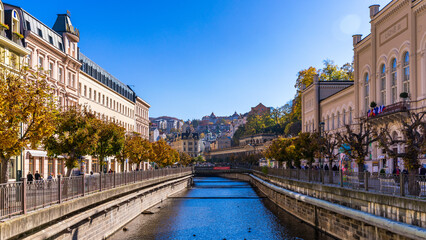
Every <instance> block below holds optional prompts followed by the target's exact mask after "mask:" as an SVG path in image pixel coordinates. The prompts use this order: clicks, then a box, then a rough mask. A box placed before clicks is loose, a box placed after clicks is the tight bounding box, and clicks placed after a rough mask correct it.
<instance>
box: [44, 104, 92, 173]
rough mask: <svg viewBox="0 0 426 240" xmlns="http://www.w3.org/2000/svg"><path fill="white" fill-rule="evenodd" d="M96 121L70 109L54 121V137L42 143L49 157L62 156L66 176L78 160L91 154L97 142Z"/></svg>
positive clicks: (84, 113) (83, 111) (79, 111)
mask: <svg viewBox="0 0 426 240" xmlns="http://www.w3.org/2000/svg"><path fill="white" fill-rule="evenodd" d="M96 120H97V119H96V118H95V116H94V115H93V114H91V113H89V112H87V111H86V110H80V109H77V108H73V107H70V108H69V109H68V110H66V111H64V112H61V113H60V114H59V116H58V118H57V119H56V121H55V131H54V135H52V136H50V137H49V138H47V139H46V140H45V141H44V147H45V149H46V150H47V153H48V155H49V156H52V157H58V156H59V155H61V156H63V157H64V159H65V165H66V167H67V173H66V175H67V176H70V175H71V172H72V169H73V168H75V167H78V160H79V158H81V157H83V156H85V155H90V154H92V153H93V151H94V149H95V146H96V143H97V141H98V138H99V136H98V133H97V128H96V124H97V121H96Z"/></svg>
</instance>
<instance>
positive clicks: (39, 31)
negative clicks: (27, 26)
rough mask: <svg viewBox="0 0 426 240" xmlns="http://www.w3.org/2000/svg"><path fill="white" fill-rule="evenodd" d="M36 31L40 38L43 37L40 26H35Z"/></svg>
mask: <svg viewBox="0 0 426 240" xmlns="http://www.w3.org/2000/svg"><path fill="white" fill-rule="evenodd" d="M37 32H38V35H39V36H40V37H41V38H42V37H43V32H42V31H41V29H40V28H37Z"/></svg>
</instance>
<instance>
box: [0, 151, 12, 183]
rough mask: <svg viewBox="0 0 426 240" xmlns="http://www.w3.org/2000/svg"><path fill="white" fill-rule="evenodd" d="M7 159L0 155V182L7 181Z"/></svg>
mask: <svg viewBox="0 0 426 240" xmlns="http://www.w3.org/2000/svg"><path fill="white" fill-rule="evenodd" d="M9 160H10V159H6V158H5V157H3V156H2V157H0V161H1V173H0V183H7V182H8V181H9Z"/></svg>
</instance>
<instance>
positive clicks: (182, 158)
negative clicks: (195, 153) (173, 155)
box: [179, 152, 193, 166]
mask: <svg viewBox="0 0 426 240" xmlns="http://www.w3.org/2000/svg"><path fill="white" fill-rule="evenodd" d="M192 160H193V159H192V158H191V156H189V155H188V154H187V153H184V152H181V153H179V163H180V164H181V165H183V166H188V165H189V164H191V163H192Z"/></svg>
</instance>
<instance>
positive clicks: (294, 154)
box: [265, 138, 300, 168]
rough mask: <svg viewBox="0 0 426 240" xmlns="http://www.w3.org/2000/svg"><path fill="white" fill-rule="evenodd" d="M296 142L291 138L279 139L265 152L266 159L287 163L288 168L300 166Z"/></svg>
mask: <svg viewBox="0 0 426 240" xmlns="http://www.w3.org/2000/svg"><path fill="white" fill-rule="evenodd" d="M294 140H295V139H291V138H277V139H275V140H274V141H273V142H272V144H271V145H270V146H269V148H267V149H266V151H265V157H266V158H269V159H274V160H276V161H278V162H280V164H281V163H283V162H285V163H286V166H287V168H288V167H290V166H293V165H296V166H300V156H298V155H299V152H298V151H296V148H295V146H294Z"/></svg>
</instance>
